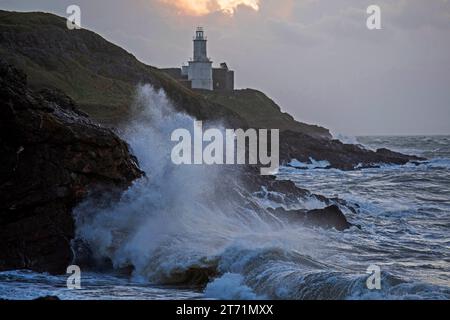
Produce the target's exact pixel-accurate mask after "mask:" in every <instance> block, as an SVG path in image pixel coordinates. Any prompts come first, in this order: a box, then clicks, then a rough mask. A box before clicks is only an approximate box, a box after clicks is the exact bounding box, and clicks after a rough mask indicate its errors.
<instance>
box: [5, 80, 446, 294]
mask: <svg viewBox="0 0 450 320" xmlns="http://www.w3.org/2000/svg"><path fill="white" fill-rule="evenodd" d="M135 115H136V117H135V119H134V120H132V121H131V122H130V124H129V126H128V127H127V128H126V129H125V130H124V131H123V132H122V136H123V137H124V138H125V139H126V140H127V141H128V142H129V143H130V145H131V147H132V149H133V152H134V154H135V155H136V156H137V157H138V159H139V162H140V165H141V167H142V169H143V170H144V171H146V172H147V175H148V178H144V179H141V180H139V181H137V182H136V183H135V184H134V185H133V186H132V187H130V189H129V190H128V191H127V192H126V193H125V194H124V195H123V197H122V198H121V199H120V200H119V201H116V202H114V203H112V204H109V205H106V206H105V205H103V206H99V205H98V204H97V203H95V202H93V201H89V200H87V201H86V202H84V203H83V204H81V205H80V206H79V207H78V208H77V209H76V210H75V219H76V225H77V237H78V238H79V239H82V240H83V241H85V242H86V243H88V244H89V245H90V247H91V249H92V252H93V254H94V256H95V257H96V258H98V259H99V260H102V259H105V258H107V259H109V260H110V261H111V262H112V264H113V266H114V268H115V269H116V270H120V269H121V268H123V267H125V266H128V265H130V264H132V265H133V266H134V268H135V269H134V272H133V274H132V275H131V276H124V275H119V273H118V272H115V271H111V272H103V273H94V272H84V271H83V270H82V277H81V286H82V289H81V290H69V289H67V287H66V280H67V277H66V276H50V275H47V274H38V273H34V272H31V271H11V272H2V273H0V298H4V299H32V298H36V297H39V296H46V295H56V296H58V297H60V298H61V299H450V236H449V230H450V171H449V169H450V137H449V136H435V137H359V138H357V141H358V142H359V143H361V144H362V145H364V146H365V147H366V148H379V147H387V148H391V149H393V150H397V151H400V152H405V153H410V154H416V155H421V156H424V157H426V158H428V159H429V160H427V161H424V162H421V163H418V164H407V165H404V166H396V165H382V166H380V167H378V168H373V169H363V170H355V171H351V172H343V171H340V170H334V169H330V170H327V169H324V168H323V167H324V165H323V162H322V161H315V160H314V159H312V161H311V162H310V163H308V164H301V163H299V162H298V161H295V160H294V159H293V162H292V163H293V164H295V165H296V167H297V168H295V167H283V168H281V170H280V173H279V175H278V179H287V180H291V181H294V182H295V183H296V184H298V186H299V187H302V188H306V189H309V190H311V192H312V193H315V194H322V195H325V196H329V197H339V198H341V199H344V200H347V201H348V202H349V203H350V204H352V206H354V208H356V210H354V211H352V210H348V209H345V208H342V209H343V210H344V212H345V214H346V216H347V217H348V219H349V220H350V222H352V223H354V224H357V225H359V226H360V228H356V227H353V228H351V229H349V230H346V231H344V232H338V231H336V230H323V229H320V228H306V227H302V226H295V225H290V224H284V223H282V222H280V221H277V219H276V217H275V218H273V219H272V220H270V219H261V218H260V216H259V215H258V214H257V213H255V212H254V211H252V210H249V209H248V208H246V207H243V206H240V205H239V204H232V203H230V204H229V205H223V204H220V205H219V203H221V202H220V201H214V200H215V199H216V200H218V199H219V198H214V197H221V196H222V195H214V194H211V190H212V186H213V185H214V184H217V183H220V181H221V177H222V175H223V172H222V171H221V169H220V168H215V167H210V168H205V167H202V166H187V167H186V166H184V167H183V166H181V167H173V166H171V165H170V164H169V161H168V157H169V156H170V148H168V147H167V145H168V144H167V142H165V140H164V139H167V136H170V132H172V131H173V129H174V128H180V127H185V128H189V127H191V126H192V121H193V119H191V118H190V117H188V116H186V115H182V114H175V113H174V111H173V108H172V106H171V104H170V101H168V100H167V98H166V96H165V94H164V92H161V91H155V90H154V89H153V88H151V87H149V86H143V87H141V88H139V90H138V91H137V97H136V103H135ZM237 188H238V187H237ZM242 197H245V198H246V200H248V201H252V202H253V204H254V206H256V207H257V208H260V209H261V210H264V209H266V208H268V207H272V208H274V207H280V206H282V207H285V208H291V209H296V208H298V209H300V208H307V209H314V208H323V207H325V206H326V204H325V203H322V202H321V201H320V199H318V198H316V197H315V196H314V195H313V194H312V195H310V196H308V197H306V198H302V199H296V201H292V199H288V198H287V197H285V196H284V195H282V194H270V193H268V192H267V191H266V190H264V189H262V190H261V191H260V192H258V193H256V194H250V195H249V194H245V192H243V191H242ZM373 265H376V266H378V267H379V268H380V270H381V288H380V289H379V290H378V289H375V290H370V289H368V288H367V284H366V280H367V279H368V277H369V274H367V273H366V271H367V269H368V267H369V266H373ZM211 269H214V270H217V271H218V273H219V276H217V277H216V278H215V279H212V280H211V281H209V283H207V285H206V286H205V287H201V288H200V287H192V286H191V287H189V286H183V287H180V286H178V285H175V284H177V283H180V282H182V280H183V279H187V278H189V277H190V276H192V274H194V275H195V276H197V277H198V276H200V275H201V274H204V272H205V270H211Z"/></svg>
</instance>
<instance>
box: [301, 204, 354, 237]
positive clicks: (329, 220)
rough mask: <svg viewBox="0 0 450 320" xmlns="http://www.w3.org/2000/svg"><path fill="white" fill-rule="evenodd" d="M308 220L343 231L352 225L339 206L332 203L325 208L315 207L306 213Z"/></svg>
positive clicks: (326, 227)
mask: <svg viewBox="0 0 450 320" xmlns="http://www.w3.org/2000/svg"><path fill="white" fill-rule="evenodd" d="M306 221H307V222H308V223H310V224H313V225H317V226H319V227H322V228H325V229H330V228H335V229H336V230H339V231H343V230H346V229H348V228H350V227H351V226H352V224H351V223H349V222H348V221H347V219H346V217H345V215H344V213H342V211H341V209H339V207H338V206H336V205H332V206H329V207H326V208H324V209H314V210H310V211H308V212H307V213H306Z"/></svg>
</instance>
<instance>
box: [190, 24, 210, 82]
mask: <svg viewBox="0 0 450 320" xmlns="http://www.w3.org/2000/svg"><path fill="white" fill-rule="evenodd" d="M206 43H207V39H206V37H205V34H204V31H203V28H201V27H198V28H197V31H196V32H195V37H194V59H193V60H192V61H189V67H188V70H187V73H188V79H189V80H190V81H191V82H192V88H193V89H204V90H213V71H212V61H211V60H209V58H208V55H207V50H206Z"/></svg>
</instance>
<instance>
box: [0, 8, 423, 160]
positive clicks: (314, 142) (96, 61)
mask: <svg viewBox="0 0 450 320" xmlns="http://www.w3.org/2000/svg"><path fill="white" fill-rule="evenodd" d="M0 55H1V57H2V58H4V59H5V60H6V61H8V62H9V63H11V64H13V65H15V66H17V67H18V68H19V69H21V70H23V71H24V72H25V73H26V74H27V75H28V81H29V84H30V87H31V88H33V89H36V90H40V89H43V88H50V89H58V90H61V91H63V92H65V93H66V94H67V95H68V96H69V97H70V98H71V99H73V100H74V101H75V103H77V104H78V105H79V108H80V109H81V110H82V111H84V112H85V113H87V114H88V115H89V116H91V117H92V118H93V119H95V120H97V121H99V122H100V123H102V124H104V125H108V126H120V125H121V123H123V122H125V121H127V118H128V111H129V110H130V108H129V107H130V104H131V103H132V100H133V96H134V93H135V88H136V85H137V84H139V83H150V84H152V85H153V86H154V87H155V88H161V89H164V91H165V92H166V93H167V95H168V97H169V98H170V99H171V101H172V102H173V103H174V105H175V107H176V108H177V109H178V110H179V111H182V112H186V113H187V114H190V115H192V116H193V117H195V118H197V119H199V120H205V121H213V122H214V121H220V122H222V123H225V124H226V126H227V127H229V128H249V127H256V128H277V129H280V130H281V131H282V133H281V141H280V145H281V148H280V151H281V159H282V160H283V161H284V162H289V161H290V160H291V159H294V158H296V159H298V160H300V161H305V162H308V161H309V158H310V157H312V158H314V159H315V160H327V161H329V162H330V164H331V166H332V167H335V168H340V169H353V168H354V167H355V166H358V165H360V166H372V165H375V164H377V163H395V164H404V163H406V162H408V161H410V160H416V159H417V158H416V157H409V156H405V155H401V154H398V153H392V152H390V151H389V150H380V151H379V152H373V151H368V150H365V149H363V148H360V147H359V146H354V145H346V144H343V143H341V142H339V141H336V140H332V138H331V135H330V133H329V131H328V130H327V129H325V128H322V127H319V126H315V125H309V124H304V123H301V122H299V121H296V120H295V119H294V118H293V117H292V116H290V115H289V114H287V113H283V112H282V111H281V108H280V107H279V106H278V105H276V103H275V102H274V101H272V100H271V99H270V98H268V97H267V96H266V95H264V94H263V93H262V92H258V91H256V90H252V89H247V90H236V91H234V92H232V93H216V92H212V93H211V92H205V91H193V90H189V89H187V88H185V87H184V86H183V85H181V84H180V83H179V82H178V81H176V80H175V79H173V78H171V77H170V76H169V75H167V74H166V73H165V72H163V71H161V70H159V69H158V68H155V67H152V66H148V65H145V64H143V63H141V62H139V61H138V60H137V59H136V58H135V57H134V56H133V55H132V54H130V53H128V52H126V51H125V50H123V49H122V48H120V47H118V46H116V45H114V44H112V43H110V42H108V41H106V40H105V39H104V38H102V37H101V36H99V35H97V34H95V33H93V32H91V31H88V30H68V29H67V28H66V20H65V19H64V18H62V17H58V16H56V15H52V14H48V13H17V12H7V11H0Z"/></svg>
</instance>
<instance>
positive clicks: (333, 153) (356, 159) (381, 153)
mask: <svg viewBox="0 0 450 320" xmlns="http://www.w3.org/2000/svg"><path fill="white" fill-rule="evenodd" d="M280 157H281V160H282V161H283V162H284V163H289V162H290V161H291V160H292V159H297V160H299V161H301V162H305V163H309V161H310V158H312V159H314V160H316V161H320V160H326V161H328V162H329V163H330V167H332V168H337V169H342V170H353V169H355V168H367V167H375V166H377V165H379V164H382V163H387V164H399V165H402V164H406V163H408V162H409V161H420V160H424V159H423V158H420V157H417V156H410V155H404V154H401V153H398V152H393V151H390V150H388V149H379V150H377V151H376V152H374V151H372V150H367V149H365V148H363V147H361V146H359V145H353V144H344V143H342V142H341V141H339V140H331V139H326V138H320V137H314V136H310V135H307V134H302V133H298V132H292V131H283V132H281V133H280Z"/></svg>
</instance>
